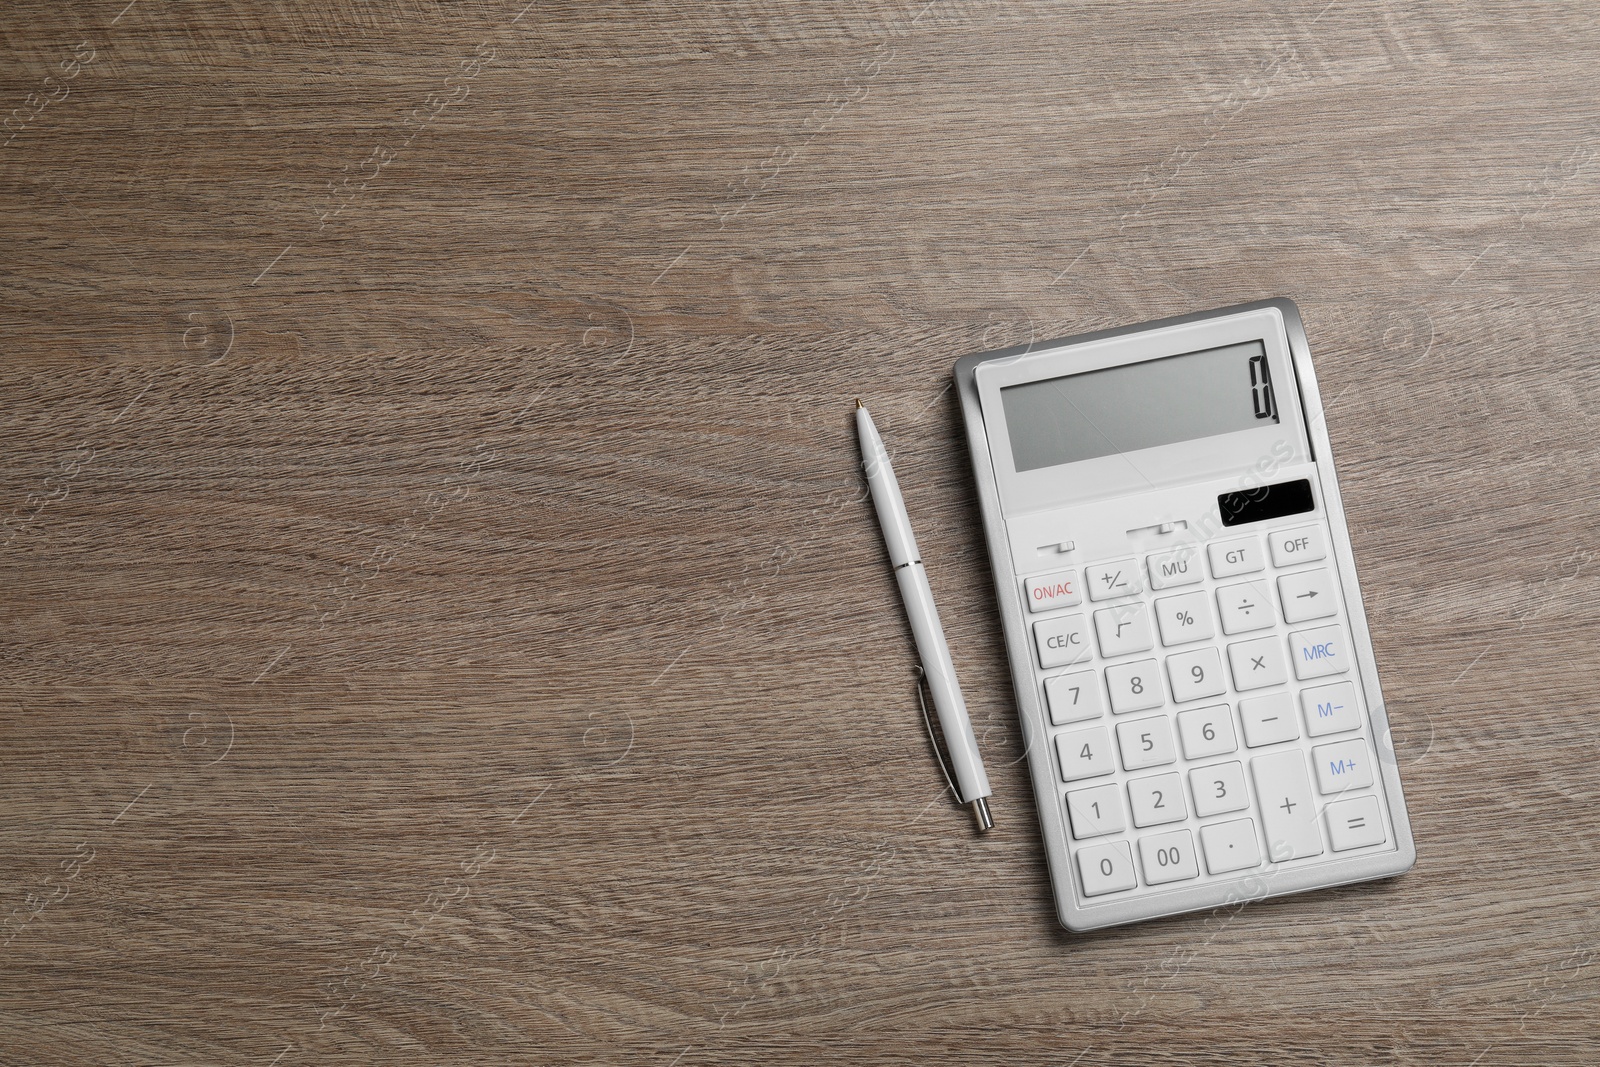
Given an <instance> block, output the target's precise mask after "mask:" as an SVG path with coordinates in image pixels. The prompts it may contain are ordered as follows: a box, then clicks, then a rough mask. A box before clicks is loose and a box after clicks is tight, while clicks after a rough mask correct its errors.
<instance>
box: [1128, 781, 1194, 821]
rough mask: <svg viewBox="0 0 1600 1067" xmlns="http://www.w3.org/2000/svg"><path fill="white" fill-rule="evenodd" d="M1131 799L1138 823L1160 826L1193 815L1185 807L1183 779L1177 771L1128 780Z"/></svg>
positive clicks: (1134, 819)
mask: <svg viewBox="0 0 1600 1067" xmlns="http://www.w3.org/2000/svg"><path fill="white" fill-rule="evenodd" d="M1128 800H1129V801H1130V802H1132V805H1133V825H1135V826H1160V825H1161V824H1162V823H1164V822H1182V821H1183V820H1185V819H1187V818H1188V817H1189V812H1188V810H1187V809H1185V808H1184V806H1183V779H1182V778H1180V777H1178V775H1177V772H1175V771H1174V772H1172V773H1170V774H1157V775H1152V776H1151V777H1149V778H1135V779H1134V780H1133V781H1131V782H1129V783H1128Z"/></svg>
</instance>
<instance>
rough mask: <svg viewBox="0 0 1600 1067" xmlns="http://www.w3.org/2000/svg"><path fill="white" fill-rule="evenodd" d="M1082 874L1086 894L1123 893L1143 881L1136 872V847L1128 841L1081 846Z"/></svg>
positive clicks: (1090, 895)
mask: <svg viewBox="0 0 1600 1067" xmlns="http://www.w3.org/2000/svg"><path fill="white" fill-rule="evenodd" d="M1078 878H1079V879H1080V880H1081V881H1082V882H1083V895H1084V896H1086V897H1098V896H1101V895H1102V894H1105V893H1120V892H1122V891H1124V890H1127V889H1132V888H1133V887H1134V886H1136V885H1138V884H1139V879H1138V878H1137V877H1136V876H1135V875H1134V873H1133V851H1132V850H1131V849H1129V848H1128V843H1127V842H1126V841H1112V842H1110V843H1109V844H1105V845H1089V846H1087V847H1085V848H1081V849H1079V850H1078Z"/></svg>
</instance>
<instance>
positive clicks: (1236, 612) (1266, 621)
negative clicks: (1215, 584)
mask: <svg viewBox="0 0 1600 1067" xmlns="http://www.w3.org/2000/svg"><path fill="white" fill-rule="evenodd" d="M1217 607H1218V609H1220V610H1221V612H1222V632H1223V633H1225V634H1242V633H1248V632H1249V631H1251V630H1264V629H1266V628H1267V627H1269V626H1275V625H1277V622H1278V620H1277V616H1276V614H1275V613H1274V612H1273V610H1272V598H1271V597H1270V596H1268V595H1267V583H1266V581H1265V580H1257V581H1254V582H1241V583H1240V584H1238V585H1225V586H1223V587H1222V588H1220V589H1218V590H1217Z"/></svg>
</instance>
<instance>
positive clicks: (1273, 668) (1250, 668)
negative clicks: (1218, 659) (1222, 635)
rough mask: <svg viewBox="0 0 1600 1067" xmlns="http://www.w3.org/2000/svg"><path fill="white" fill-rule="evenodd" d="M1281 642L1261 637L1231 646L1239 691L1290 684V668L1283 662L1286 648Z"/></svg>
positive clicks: (1235, 683) (1230, 662)
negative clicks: (1287, 682)
mask: <svg viewBox="0 0 1600 1067" xmlns="http://www.w3.org/2000/svg"><path fill="white" fill-rule="evenodd" d="M1279 640H1280V639H1279V638H1276V637H1258V638H1256V639H1255V640H1254V641H1240V642H1239V643H1238V644H1236V645H1229V646H1228V666H1229V667H1231V668H1233V687H1234V688H1235V689H1237V690H1239V691H1240V692H1244V691H1246V690H1249V689H1260V688H1262V687H1264V686H1269V685H1280V684H1282V683H1283V682H1286V681H1288V680H1289V665H1288V664H1286V663H1285V662H1284V661H1283V645H1282V644H1280V643H1279Z"/></svg>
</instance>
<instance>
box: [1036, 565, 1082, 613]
mask: <svg viewBox="0 0 1600 1067" xmlns="http://www.w3.org/2000/svg"><path fill="white" fill-rule="evenodd" d="M1026 585H1027V590H1028V610H1029V611H1050V610H1052V609H1054V608H1070V607H1072V606H1073V605H1074V604H1081V603H1083V594H1082V593H1081V592H1079V590H1078V576H1077V574H1076V572H1074V571H1060V572H1058V573H1056V574H1046V575H1042V576H1040V577H1038V578H1029V579H1028V581H1027V583H1026Z"/></svg>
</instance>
